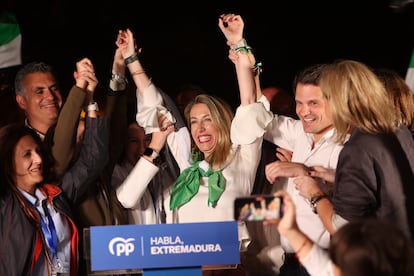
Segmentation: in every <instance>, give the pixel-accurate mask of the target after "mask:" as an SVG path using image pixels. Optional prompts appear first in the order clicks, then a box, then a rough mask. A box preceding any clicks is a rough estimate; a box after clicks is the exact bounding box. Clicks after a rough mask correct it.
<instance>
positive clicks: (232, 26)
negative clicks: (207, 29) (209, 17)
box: [218, 14, 262, 105]
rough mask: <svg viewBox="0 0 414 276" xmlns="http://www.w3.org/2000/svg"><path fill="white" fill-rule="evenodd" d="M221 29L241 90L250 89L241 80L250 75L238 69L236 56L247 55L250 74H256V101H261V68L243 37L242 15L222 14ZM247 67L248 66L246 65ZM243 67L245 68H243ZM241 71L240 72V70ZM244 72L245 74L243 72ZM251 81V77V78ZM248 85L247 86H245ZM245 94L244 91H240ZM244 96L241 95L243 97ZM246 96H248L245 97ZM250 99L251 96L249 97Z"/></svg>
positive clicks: (220, 18)
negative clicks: (228, 47) (243, 88)
mask: <svg viewBox="0 0 414 276" xmlns="http://www.w3.org/2000/svg"><path fill="white" fill-rule="evenodd" d="M218 25H219V28H220V30H221V31H222V33H223V34H224V36H225V37H226V39H227V45H229V46H230V53H229V58H230V60H231V61H233V63H234V64H235V66H236V71H237V77H238V82H239V88H240V89H241V88H242V87H249V86H251V84H250V83H246V84H242V83H240V81H241V80H245V79H246V75H245V74H248V70H247V68H245V69H241V68H238V67H239V66H240V64H239V62H238V61H237V56H238V55H234V54H239V53H240V54H242V53H244V54H246V55H247V56H248V58H249V62H250V63H249V70H250V72H253V74H254V85H255V90H256V92H255V93H256V96H255V97H256V100H258V99H260V98H261V96H262V93H261V88H260V79H259V75H260V74H259V73H260V70H261V68H260V66H261V65H258V63H256V58H255V56H254V53H253V51H252V48H251V47H250V46H249V45H248V44H247V41H246V39H244V37H243V30H244V21H243V19H242V17H241V16H240V15H236V14H222V15H221V16H220V17H219V22H218ZM245 65H246V66H247V64H245ZM242 67H243V66H242ZM238 69H240V70H238ZM243 71H244V72H243ZM249 79H250V77H249ZM245 85H246V86H245ZM240 92H241V93H243V92H244V91H240ZM242 95H244V94H240V96H242ZM244 96H246V95H244ZM249 97H250V96H249ZM244 100H245V99H243V98H241V103H242V105H244Z"/></svg>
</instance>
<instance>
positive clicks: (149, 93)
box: [136, 83, 176, 134]
mask: <svg viewBox="0 0 414 276" xmlns="http://www.w3.org/2000/svg"><path fill="white" fill-rule="evenodd" d="M137 110H138V112H137V116H136V120H137V122H138V124H139V125H140V126H141V127H143V128H144V129H145V133H146V134H149V133H152V132H155V131H159V126H158V116H159V115H160V114H165V115H166V116H167V118H168V120H170V121H171V122H173V123H175V121H176V120H175V118H174V116H173V115H172V114H171V112H170V111H169V110H168V109H167V108H165V106H164V105H163V99H162V96H161V94H160V93H159V91H158V90H157V87H156V86H155V85H154V84H153V83H151V84H150V85H148V86H147V88H145V91H144V93H143V94H140V93H137Z"/></svg>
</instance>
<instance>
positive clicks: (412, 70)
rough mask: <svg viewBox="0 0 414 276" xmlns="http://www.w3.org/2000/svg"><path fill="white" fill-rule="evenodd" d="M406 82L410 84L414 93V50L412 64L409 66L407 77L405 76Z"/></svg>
mask: <svg viewBox="0 0 414 276" xmlns="http://www.w3.org/2000/svg"><path fill="white" fill-rule="evenodd" d="M405 82H406V83H407V84H408V86H409V87H410V89H411V91H412V92H414V49H413V53H412V55H411V60H410V64H409V65H408V70H407V75H405Z"/></svg>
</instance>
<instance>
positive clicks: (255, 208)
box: [234, 195, 283, 221]
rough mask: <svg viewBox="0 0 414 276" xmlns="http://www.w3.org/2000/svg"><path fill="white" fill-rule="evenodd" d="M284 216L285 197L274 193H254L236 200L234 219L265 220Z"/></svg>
mask: <svg viewBox="0 0 414 276" xmlns="http://www.w3.org/2000/svg"><path fill="white" fill-rule="evenodd" d="M282 216H283V198H282V197H278V196H273V195H252V196H247V197H238V198H236V199H235V200H234V219H235V220H237V221H263V220H273V219H280V218H281V217H282Z"/></svg>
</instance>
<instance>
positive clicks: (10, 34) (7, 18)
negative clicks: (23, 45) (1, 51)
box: [0, 12, 20, 45]
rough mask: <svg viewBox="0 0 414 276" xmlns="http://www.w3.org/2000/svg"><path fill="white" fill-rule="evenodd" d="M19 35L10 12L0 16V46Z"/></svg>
mask: <svg viewBox="0 0 414 276" xmlns="http://www.w3.org/2000/svg"><path fill="white" fill-rule="evenodd" d="M19 34H20V27H19V24H18V23H17V19H16V16H15V15H14V14H13V13H10V12H3V13H2V14H0V45H4V44H7V43H9V42H10V41H12V40H13V39H15V38H16V37H17V36H18V35H19Z"/></svg>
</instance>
